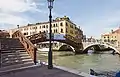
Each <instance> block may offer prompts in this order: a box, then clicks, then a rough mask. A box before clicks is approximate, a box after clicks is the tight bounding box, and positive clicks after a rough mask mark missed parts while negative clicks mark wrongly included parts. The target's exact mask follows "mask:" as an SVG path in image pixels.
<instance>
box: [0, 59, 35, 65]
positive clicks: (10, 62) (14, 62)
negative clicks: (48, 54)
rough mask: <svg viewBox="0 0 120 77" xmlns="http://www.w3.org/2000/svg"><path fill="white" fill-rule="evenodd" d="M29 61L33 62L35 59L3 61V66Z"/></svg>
mask: <svg viewBox="0 0 120 77" xmlns="http://www.w3.org/2000/svg"><path fill="white" fill-rule="evenodd" d="M28 62H33V60H32V59H25V60H16V61H8V62H7V63H2V64H1V66H2V67H6V66H11V65H18V64H24V63H28Z"/></svg>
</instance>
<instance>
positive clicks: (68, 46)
mask: <svg viewBox="0 0 120 77" xmlns="http://www.w3.org/2000/svg"><path fill="white" fill-rule="evenodd" d="M64 48H68V49H70V50H72V51H73V52H74V53H75V49H74V47H72V46H70V45H67V44H64V45H61V46H60V47H59V50H62V49H64Z"/></svg>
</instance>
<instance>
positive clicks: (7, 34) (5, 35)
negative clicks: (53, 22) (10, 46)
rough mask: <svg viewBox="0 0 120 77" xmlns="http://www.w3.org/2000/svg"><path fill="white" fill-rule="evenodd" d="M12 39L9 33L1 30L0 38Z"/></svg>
mask: <svg viewBox="0 0 120 77" xmlns="http://www.w3.org/2000/svg"><path fill="white" fill-rule="evenodd" d="M8 37H10V35H9V33H8V32H7V31H5V30H0V38H8Z"/></svg>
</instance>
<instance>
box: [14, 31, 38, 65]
mask: <svg viewBox="0 0 120 77" xmlns="http://www.w3.org/2000/svg"><path fill="white" fill-rule="evenodd" d="M12 37H13V38H19V40H20V42H21V43H22V45H23V46H24V48H25V50H26V51H27V52H28V54H29V55H30V56H31V58H32V59H33V61H34V63H36V50H37V48H36V47H35V46H34V45H33V44H32V43H31V42H30V40H28V39H27V38H26V37H25V36H24V35H23V34H22V33H21V32H20V31H19V30H18V31H16V32H15V33H14V34H13V35H12Z"/></svg>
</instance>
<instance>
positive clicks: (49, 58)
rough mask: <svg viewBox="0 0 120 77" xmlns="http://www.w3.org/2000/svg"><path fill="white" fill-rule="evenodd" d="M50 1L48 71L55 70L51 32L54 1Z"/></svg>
mask: <svg viewBox="0 0 120 77" xmlns="http://www.w3.org/2000/svg"><path fill="white" fill-rule="evenodd" d="M47 1H48V8H49V11H50V14H49V22H50V28H49V52H48V69H52V68H53V65H52V44H51V41H52V39H51V33H52V30H51V26H52V24H51V22H52V14H51V10H52V8H53V2H54V0H47Z"/></svg>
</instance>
